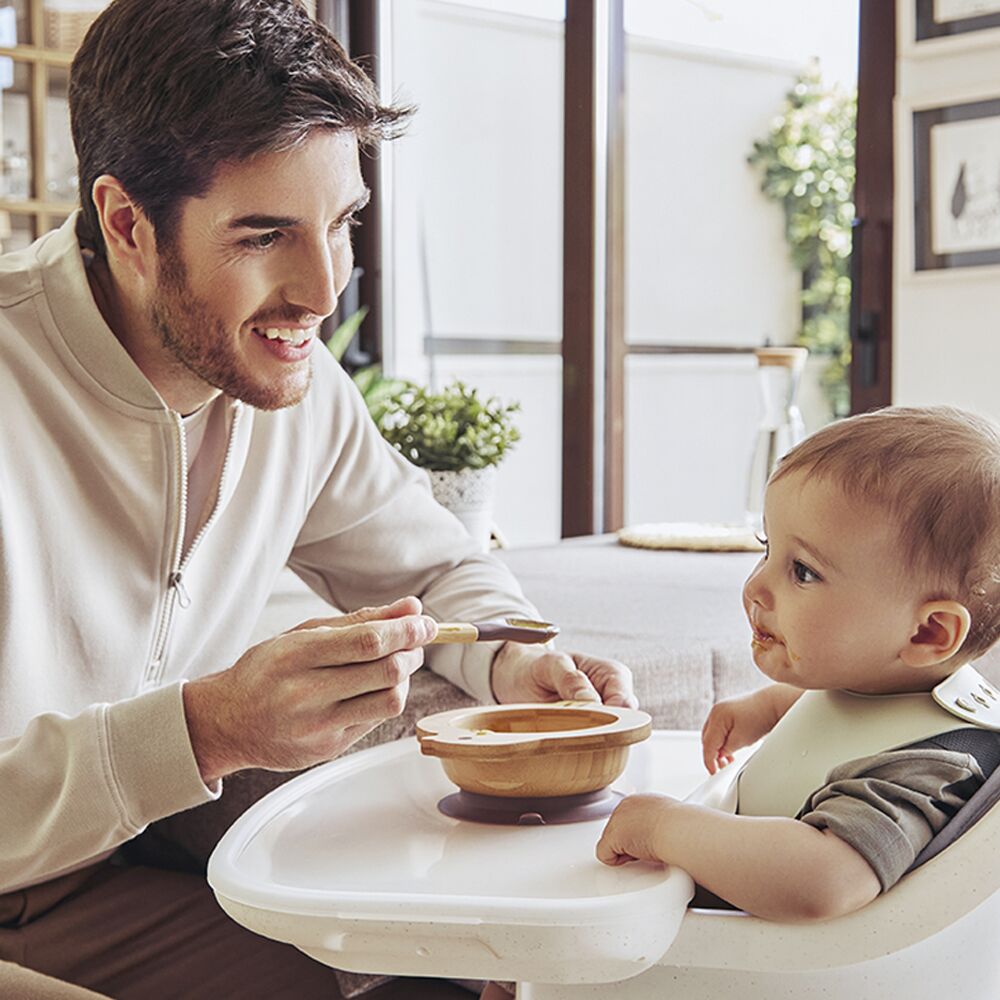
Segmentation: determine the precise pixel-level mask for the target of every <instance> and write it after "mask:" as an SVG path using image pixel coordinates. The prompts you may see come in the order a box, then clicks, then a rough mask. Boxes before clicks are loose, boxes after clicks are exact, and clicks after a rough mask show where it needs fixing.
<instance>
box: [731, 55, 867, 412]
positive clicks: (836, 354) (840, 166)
mask: <svg viewBox="0 0 1000 1000" xmlns="http://www.w3.org/2000/svg"><path fill="white" fill-rule="evenodd" d="M856 122H857V94H856V93H855V92H853V91H851V92H847V91H845V90H843V89H842V88H840V87H824V86H823V84H822V81H821V79H820V75H819V69H818V67H815V66H814V67H812V68H810V69H809V70H808V71H807V72H806V73H804V74H803V75H802V76H801V77H799V79H798V80H797V81H796V83H795V86H794V87H793V88H792V89H791V91H789V93H788V95H787V96H786V99H785V104H784V107H783V108H782V111H781V113H780V114H779V115H778V117H777V118H775V120H774V122H773V123H772V125H771V130H770V132H769V133H768V135H767V137H766V138H765V139H761V140H758V141H757V142H755V143H754V144H753V152H752V153H751V154H750V156H749V162H750V163H751V164H753V165H754V166H759V167H762V168H763V180H762V181H761V190H762V191H763V192H764V194H765V195H767V196H768V197H769V198H771V199H773V200H774V201H777V202H780V203H781V205H782V207H783V209H784V213H785V236H786V237H787V239H788V244H789V247H790V249H791V256H792V260H793V262H794V263H795V266H796V267H798V268H799V270H800V271H801V272H802V326H801V328H800V330H799V335H798V343H800V344H802V345H803V346H805V347H808V348H809V350H810V351H811V352H812V353H817V354H823V355H827V356H828V357H829V362H828V364H827V365H826V367H825V368H824V370H823V374H822V376H821V383H822V386H823V389H824V391H825V393H826V395H827V398H828V399H829V400H830V404H831V406H832V408H833V412H834V414H835V415H836V416H846V415H847V413H848V412H849V411H850V383H849V380H848V371H849V365H850V361H851V342H850V330H849V324H848V317H849V312H850V305H851V278H850V258H851V222H852V220H853V219H854V200H853V199H854V177H855V167H854V162H855V139H856Z"/></svg>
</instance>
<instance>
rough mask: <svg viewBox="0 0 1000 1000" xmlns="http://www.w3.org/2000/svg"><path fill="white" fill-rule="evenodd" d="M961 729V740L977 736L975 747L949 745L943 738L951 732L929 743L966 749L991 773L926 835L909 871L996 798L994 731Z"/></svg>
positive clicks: (998, 751)
mask: <svg viewBox="0 0 1000 1000" xmlns="http://www.w3.org/2000/svg"><path fill="white" fill-rule="evenodd" d="M961 732H962V743H963V744H966V743H967V741H968V740H969V738H970V737H978V739H977V740H976V742H977V743H979V747H978V748H976V749H973V748H971V747H969V746H967V745H962V746H961V748H959V747H958V746H949V745H948V739H947V738H948V737H949V736H952V735H953V734H951V733H946V734H944V735H943V736H941V737H939V738H938V739H937V740H934V741H933V743H934V745H936V746H942V745H943V746H944V747H945V749H948V750H951V749H956V750H957V749H961V750H962V751H964V752H966V753H971V754H972V756H974V757H975V758H976V759H977V761H978V762H979V765H980V767H981V768H982V770H983V771H984V772H989V771H992V773H990V774H989V777H987V779H986V781H984V782H983V784H982V785H981V786H980V787H979V788H978V789H977V790H976V791H975V792H974V793H973V794H972V797H971V798H970V799H969V800H968V802H966V803H965V805H964V806H962V808H961V809H959V810H958V812H957V813H955V815H954V816H953V817H952V818H951V819H950V820H949V821H948V822H947V823H946V824H945V825H944V826H943V827H942V828H941V829H940V830H939V831H938V833H937V834H936V835H935V836H934V837H932V838H931V839H930V841H929V842H928V843H927V845H926V846H925V847H924V849H923V850H922V851H921V852H920V853H919V854H918V855H917V857H916V860H915V861H914V862H913V864H912V865H910V868H909V870H910V871H913V869H914V868H917V867H918V866H920V865H922V864H923V863H924V862H925V861H930V859H931V858H933V857H935V856H936V855H938V854H940V853H941V852H942V851H943V850H944V849H945V848H946V847H949V846H950V845H951V844H953V843H954V842H955V841H956V840H958V838H959V837H961V836H962V834H963V833H965V831H966V830H968V829H969V827H971V826H973V825H974V824H975V823H978V822H979V820H981V819H982V818H983V816H985V815H986V813H988V812H989V811H990V809H992V808H993V806H995V805H996V804H997V802H1000V766H997V760H998V756H1000V744H998V741H997V739H996V734H995V733H991V732H989V731H988V730H962V731H961ZM990 737H992V739H990Z"/></svg>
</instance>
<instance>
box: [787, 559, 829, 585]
mask: <svg viewBox="0 0 1000 1000" xmlns="http://www.w3.org/2000/svg"><path fill="white" fill-rule="evenodd" d="M792 572H793V573H794V574H795V579H796V580H798V581H799V583H819V582H820V580H822V577H821V576H820V575H819V574H818V573H816V572H814V571H813V570H811V569H810V568H809V567H808V566H807V565H806V564H805V563H804V562H800V561H799V560H798V559H796V560H795V561H794V562H793V563H792Z"/></svg>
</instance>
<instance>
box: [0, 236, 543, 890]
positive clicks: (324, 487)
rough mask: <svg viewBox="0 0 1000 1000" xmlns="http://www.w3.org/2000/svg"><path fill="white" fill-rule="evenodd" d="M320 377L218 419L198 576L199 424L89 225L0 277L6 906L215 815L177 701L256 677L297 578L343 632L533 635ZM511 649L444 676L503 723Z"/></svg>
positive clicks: (330, 366) (319, 361)
mask: <svg viewBox="0 0 1000 1000" xmlns="http://www.w3.org/2000/svg"><path fill="white" fill-rule="evenodd" d="M313 357H314V378H313V385H312V388H311V389H310V391H309V393H308V395H307V397H306V399H305V400H304V401H303V402H302V403H300V404H298V405H297V406H294V407H289V408H287V409H284V410H279V411H276V412H273V413H265V412H262V411H256V410H253V409H252V408H250V407H247V406H244V405H243V404H241V403H239V402H236V401H233V400H227V399H220V400H218V401H217V402H216V403H215V404H213V405H221V406H227V407H230V408H231V410H232V412H231V414H230V420H229V424H230V427H231V430H230V435H229V441H228V445H227V452H226V458H225V462H224V465H223V468H222V474H221V479H220V482H219V485H218V490H217V497H216V499H215V504H214V507H213V508H212V511H211V514H210V515H209V517H208V520H207V522H206V524H205V526H204V527H203V528H202V529H201V530H200V531H199V532H198V533H197V535H196V536H195V538H194V539H193V541H192V543H191V545H190V547H189V549H188V551H187V552H186V553H182V544H183V538H184V528H185V519H186V517H187V511H186V491H187V468H186V463H185V460H184V444H183V432H182V426H181V421H180V416H179V414H177V413H175V412H172V411H171V410H170V409H168V408H167V407H166V405H165V404H164V402H163V400H162V399H161V398H160V397H159V395H158V394H157V392H156V390H155V389H154V388H153V386H152V385H151V384H150V383H149V382H148V381H147V380H146V378H145V377H144V376H143V375H142V373H141V372H140V371H139V369H138V368H137V367H136V366H135V364H134V363H133V362H132V360H131V358H130V357H129V355H128V354H127V352H126V351H125V350H124V349H123V348H122V346H121V345H120V344H119V342H118V340H117V339H116V338H115V336H114V334H113V333H112V332H111V330H110V329H109V328H108V327H107V325H106V324H105V323H104V321H103V319H102V318H101V315H100V313H99V311H98V309H97V306H96V304H95V303H94V300H93V297H92V295H91V293H90V289H89V286H88V282H87V278H86V273H85V264H84V259H83V257H82V255H81V251H80V248H79V246H78V244H77V239H76V232H75V217H74V218H71V219H70V220H69V221H68V222H67V223H66V224H65V225H64V226H63V227H62V228H61V229H59V230H57V231H55V232H53V233H50V234H48V235H46V236H44V237H42V238H41V239H40V240H38V241H37V242H36V243H35V244H33V245H32V246H31V247H30V248H28V249H26V250H24V251H20V252H18V253H14V254H8V255H6V256H3V257H0V413H2V434H0V892H6V891H10V890H13V889H16V888H19V887H22V886H25V885H31V884H34V883H37V882H40V881H44V880H46V879H48V878H52V877H54V876H56V875H58V874H60V873H62V872H65V871H69V870H72V869H74V868H77V867H80V866H81V865H83V864H85V863H88V862H90V861H92V860H95V859H97V858H100V857H102V856H106V855H107V854H109V853H110V852H111V851H112V850H114V848H115V847H117V846H118V845H119V844H121V843H123V842H124V841H126V840H128V839H130V838H132V837H134V836H136V834H138V833H139V832H141V831H142V830H143V828H144V827H145V826H146V825H147V824H149V823H151V822H153V821H155V820H157V819H160V818H162V817H164V816H167V815H170V814H171V813H174V812H177V811H179V810H182V809H187V808H189V807H191V806H195V805H198V804H199V803H201V802H205V801H206V800H209V799H211V798H212V797H213V796H214V795H215V794H217V792H213V791H212V790H211V789H209V788H207V787H206V786H205V785H204V783H203V782H202V780H201V777H200V775H199V772H198V768H197V765H196V763H195V759H194V755H193V752H192V749H191V744H190V740H189V738H188V733H187V728H186V725H185V720H184V712H183V705H182V701H181V685H182V683H183V681H184V679H186V678H193V677H199V676H202V675H204V674H207V673H211V672H213V671H216V670H219V669H220V668H224V667H227V666H230V665H231V664H233V663H234V662H235V661H236V660H237V659H238V658H239V657H240V656H241V655H242V653H243V652H244V651H245V649H246V647H247V644H248V639H249V636H250V634H251V630H252V629H253V627H254V623H255V622H256V621H257V619H258V616H259V615H260V613H261V610H262V609H263V607H264V604H265V602H266V601H267V599H268V596H269V594H270V592H271V589H272V587H273V585H274V582H275V580H276V578H277V576H278V574H279V572H280V571H281V570H282V568H283V567H284V566H285V565H286V564H287V565H290V566H291V567H292V569H294V570H295V572H296V573H298V574H299V576H301V577H302V578H303V579H304V580H305V581H306V582H307V583H308V584H309V585H310V586H311V587H312V588H313V589H314V590H315V591H316V592H317V593H318V594H320V595H321V596H322V597H324V598H325V599H327V600H328V601H329V602H330V603H331V604H332V605H334V606H335V607H338V608H343V609H352V608H355V607H359V606H361V605H365V604H377V603H383V602H388V601H391V600H393V599H395V598H397V597H400V596H403V595H405V594H417V595H418V596H420V598H421V599H422V600H423V602H424V607H425V608H426V610H427V611H428V613H430V614H432V615H434V616H436V617H438V618H442V619H465V620H476V619H484V618H492V617H497V616H500V615H505V614H518V615H528V616H532V617H536V616H537V612H536V611H535V609H534V608H533V607H532V606H531V605H530V604H529V603H528V602H527V601H526V600H525V599H524V597H523V596H522V594H521V591H520V589H519V588H518V586H517V583H516V581H515V580H514V579H513V577H512V576H511V574H510V573H509V571H508V570H507V569H506V568H505V567H504V566H503V565H502V564H500V563H499V562H498V561H497V560H494V559H492V558H491V557H489V556H484V555H481V554H478V553H476V551H475V545H474V543H473V542H472V541H471V540H470V539H469V537H468V535H467V534H466V533H465V531H464V530H463V529H462V527H461V526H460V525H459V523H458V521H457V520H455V518H453V517H452V516H451V515H450V514H449V513H447V512H446V511H444V510H443V509H442V508H440V507H439V506H437V504H435V503H434V501H433V499H432V498H431V495H430V490H429V488H428V484H427V480H426V476H425V475H424V473H423V472H422V471H421V470H418V469H416V468H414V467H413V466H411V465H409V464H408V463H407V462H406V461H404V460H403V459H402V458H400V456H399V455H397V454H396V452H394V451H393V450H392V449H391V448H390V447H389V446H388V445H386V444H385V442H384V441H383V440H382V438H381V437H380V436H379V434H378V432H377V430H376V429H375V427H374V425H373V424H372V422H371V420H370V419H369V418H368V415H367V411H366V410H365V407H364V404H363V402H362V400H361V399H360V397H359V395H358V393H357V392H356V390H355V389H354V386H353V384H352V383H351V381H350V379H348V378H347V376H346V375H345V374H344V373H343V372H342V371H341V369H340V367H339V366H338V365H337V364H336V363H335V362H334V361H333V359H332V358H331V357H330V356H329V354H328V353H327V352H326V351H323V350H317V351H316V352H315V353H314V355H313ZM495 649H496V647H495V645H490V644H482V645H478V646H442V647H435V648H434V649H433V650H431V651H430V652H429V655H428V663H429V664H430V666H431V667H432V669H434V670H435V671H437V672H438V673H440V674H442V675H444V676H445V677H447V678H448V679H450V680H452V681H453V682H455V683H457V684H460V685H461V686H462V687H464V688H465V689H466V690H467V691H469V692H470V693H471V694H473V695H474V696H477V697H478V698H480V699H481V700H483V701H489V700H492V699H491V694H490V686H489V666H490V663H491V661H492V657H493V654H494V652H495Z"/></svg>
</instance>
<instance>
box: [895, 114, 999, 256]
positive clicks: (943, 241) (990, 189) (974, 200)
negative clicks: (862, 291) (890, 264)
mask: <svg viewBox="0 0 1000 1000" xmlns="http://www.w3.org/2000/svg"><path fill="white" fill-rule="evenodd" d="M913 193H914V252H915V261H914V266H915V268H916V270H917V271H929V270H936V269H940V268H952V267H982V266H983V265H987V264H1000V97H997V98H993V99H990V100H983V101H972V102H970V103H967V104H952V105H948V106H945V107H937V108H925V109H923V110H920V111H915V112H914V113H913Z"/></svg>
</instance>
